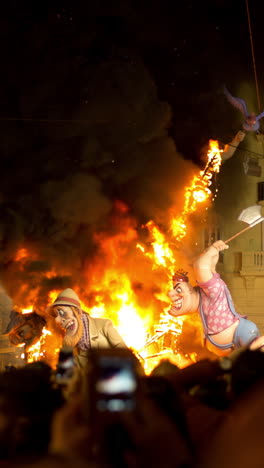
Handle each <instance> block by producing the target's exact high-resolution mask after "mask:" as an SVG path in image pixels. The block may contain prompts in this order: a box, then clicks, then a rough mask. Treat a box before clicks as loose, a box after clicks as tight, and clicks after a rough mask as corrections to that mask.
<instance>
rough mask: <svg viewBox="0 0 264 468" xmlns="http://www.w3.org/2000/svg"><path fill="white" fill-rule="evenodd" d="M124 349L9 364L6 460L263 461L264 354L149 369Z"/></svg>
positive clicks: (2, 404) (3, 405) (132, 467)
mask: <svg viewBox="0 0 264 468" xmlns="http://www.w3.org/2000/svg"><path fill="white" fill-rule="evenodd" d="M118 353H119V354H118ZM118 353H117V354H118V360H117V361H116V360H115V356H114V352H111V356H110V358H111V359H112V364H111V365H110V367H109V366H108V364H107V362H108V361H107V359H106V360H105V357H106V358H108V360H109V356H108V355H107V351H100V353H99V354H100V359H101V361H100V362H101V364H100V362H99V358H98V356H96V353H95V352H94V353H93V356H91V363H92V364H91V363H89V364H88V366H87V369H85V370H84V369H79V368H77V367H74V366H73V367H71V366H70V365H69V366H68V364H67V363H66V366H65V369H66V371H65V373H64V374H63V372H61V371H60V370H59V369H58V368H57V369H56V370H52V369H51V368H50V367H49V366H48V365H47V364H45V363H44V362H35V363H32V364H27V365H25V366H24V367H22V368H14V367H12V368H7V369H6V370H5V371H4V372H2V373H1V375H0V466H1V467H4V468H9V467H10V468H13V467H14V468H15V467H22V468H23V467H29V468H31V467H36V468H37V467H39V468H42V467H43V468H45V467H47V468H60V467H62V468H67V467H74V468H82V467H87V468H90V467H99V468H101V467H102V468H105V467H106V468H108V467H114V468H116V467H117V468H118V467H121V468H122V467H124V468H125V467H128V468H137V467H157V468H170V467H173V468H178V467H179V468H187V467H189V468H191V467H205V468H207V467H208V468H209V467H210V468H211V467H213V468H218V467H219V468H220V467H221V468H222V467H225V468H229V467H230V468H231V467H232V468H234V467H239V468H244V467H245V468H248V467H249V466H250V467H251V468H255V467H262V466H263V457H264V454H263V446H264V442H263V440H264V427H263V421H264V353H263V352H260V351H250V350H247V349H241V350H240V351H239V352H234V353H233V354H231V355H230V356H229V357H224V358H221V359H217V360H215V361H209V360H202V361H199V362H197V363H195V364H193V365H190V366H188V367H186V368H184V369H178V368H177V367H176V366H175V365H174V364H171V363H170V362H168V361H162V362H161V363H160V364H159V365H158V366H157V367H156V368H155V369H154V370H153V371H152V374H151V375H149V376H146V375H144V372H143V370H142V366H141V363H140V362H139V361H138V359H137V358H136V357H135V356H134V355H133V354H132V353H131V352H130V351H129V350H124V353H123V354H122V351H120V350H119V351H118ZM104 355H105V356H104ZM68 363H69V362H68ZM116 363H117V364H116ZM123 363H124V366H123ZM100 365H101V368H100ZM107 366H108V367H109V368H108V369H107ZM118 366H120V368H121V367H122V369H121V372H119V375H118V378H117V379H115V378H113V376H114V377H116V374H115V373H116V370H117V367H118ZM102 367H103V370H102ZM132 373H133V374H134V375H132ZM131 375H132V380H131ZM133 379H134V381H133ZM135 382H136V384H135Z"/></svg>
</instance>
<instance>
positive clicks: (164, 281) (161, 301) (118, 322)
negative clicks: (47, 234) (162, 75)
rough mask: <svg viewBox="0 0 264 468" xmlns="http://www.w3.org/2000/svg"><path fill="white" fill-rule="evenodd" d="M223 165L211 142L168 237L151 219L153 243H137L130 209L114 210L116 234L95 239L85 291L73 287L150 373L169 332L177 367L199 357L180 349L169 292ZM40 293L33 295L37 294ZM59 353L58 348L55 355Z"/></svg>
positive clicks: (38, 352)
mask: <svg viewBox="0 0 264 468" xmlns="http://www.w3.org/2000/svg"><path fill="white" fill-rule="evenodd" d="M220 165H221V150H220V149H219V147H218V143H217V142H216V141H212V140H211V141H210V146H209V151H208V155H207V163H206V166H205V168H204V170H203V171H199V173H198V174H196V175H195V176H194V177H193V179H192V181H191V182H190V185H189V186H187V187H186V188H185V191H184V206H183V208H182V211H181V214H180V216H177V217H174V216H172V217H171V220H170V229H169V230H168V232H166V233H165V232H162V230H161V228H160V227H159V226H158V225H157V224H156V223H155V222H154V221H153V220H150V221H149V222H148V223H147V224H146V225H145V226H144V227H145V229H147V231H148V233H149V236H150V242H149V244H144V243H143V242H140V241H139V239H138V231H137V229H136V223H135V221H134V220H132V219H131V217H129V210H128V209H127V207H126V205H125V204H124V203H122V202H118V203H117V207H116V208H117V211H118V212H119V216H120V218H119V219H118V222H117V223H116V225H115V226H114V227H115V229H113V232H114V233H113V234H112V235H110V236H109V235H108V236H106V235H103V234H102V233H97V234H96V235H95V242H96V244H97V246H98V255H97V257H96V259H95V260H94V262H93V263H92V264H90V265H89V266H88V267H87V268H86V270H85V271H84V275H85V277H86V278H87V288H86V287H84V285H82V286H81V285H79V284H76V285H74V289H75V291H76V292H77V294H78V295H79V296H80V299H81V302H82V308H83V310H85V311H86V312H88V313H90V314H91V315H92V316H94V317H107V318H110V319H111V320H112V321H113V323H114V325H115V326H116V328H117V329H118V331H119V332H120V334H121V335H122V337H123V338H124V340H125V342H126V343H127V345H128V346H129V347H131V348H132V349H134V350H135V351H136V352H138V353H140V355H141V356H142V357H144V359H145V369H146V371H147V372H150V370H151V368H152V367H153V364H154V363H155V364H156V363H157V361H155V360H154V361H153V360H152V361H151V359H152V358H151V356H152V355H153V356H154V355H156V356H157V359H160V358H161V357H162V356H163V353H164V348H166V346H164V341H163V342H162V340H163V339H164V337H166V334H168V333H170V334H172V335H173V339H174V343H176V345H175V346H174V348H175V349H176V351H175V349H174V351H173V352H172V354H174V355H175V353H176V354H177V353H178V365H180V366H183V365H186V363H189V362H190V361H193V360H195V359H196V358H197V356H196V354H195V353H192V352H191V353H189V355H188V356H187V355H184V354H181V353H180V352H179V351H178V350H177V340H178V338H179V337H180V335H181V333H182V326H183V322H184V318H183V317H180V318H176V319H175V318H172V317H170V316H169V315H168V314H167V309H168V307H169V300H168V298H167V295H166V292H167V290H168V280H169V279H170V277H171V274H172V273H173V271H174V266H175V261H176V258H175V257H176V256H177V254H175V242H176V241H177V242H179V241H181V240H182V239H183V238H184V237H185V236H186V234H187V230H188V216H189V215H190V214H191V213H194V212H196V211H198V210H199V209H204V207H205V202H209V201H210V200H211V190H210V186H211V183H212V177H213V174H215V173H217V172H219V170H220ZM120 219H122V222H120ZM113 222H115V221H113ZM28 255H29V252H28V251H27V250H26V249H24V248H21V249H19V251H18V252H17V255H16V258H15V260H16V261H17V262H24V261H25V260H26V259H27V256H28ZM146 262H147V263H146ZM63 273H64V272H63ZM56 274H61V272H56V271H50V272H46V274H45V277H46V278H53V276H56ZM150 277H151V278H152V279H151V281H150V280H149V278H150ZM76 283H77V282H76ZM86 289H88V290H89V293H86ZM37 292H38V291H37V290H34V293H35V294H36V293H37ZM59 292H60V291H58V290H52V291H50V293H49V297H47V298H46V299H47V304H51V303H52V302H53V301H54V300H55V299H56V297H57V295H58V293H59ZM23 297H24V296H23ZM28 301H29V303H28V304H27V308H29V310H33V307H32V306H31V307H29V305H30V304H31V303H34V301H32V297H29V298H28ZM29 310H27V311H26V310H24V313H28V311H29ZM46 341H47V334H46V331H45V332H44V333H43V337H41V339H40V343H38V344H36V345H35V349H33V348H32V349H31V350H30V352H29V357H28V360H30V359H41V358H43V353H44V354H45V342H46ZM160 343H161V344H160ZM162 343H163V344H162ZM153 345H155V346H156V348H157V350H156V351H157V352H153ZM165 351H168V349H165ZM56 352H58V349H56V350H55V351H54V354H56ZM179 359H180V362H179Z"/></svg>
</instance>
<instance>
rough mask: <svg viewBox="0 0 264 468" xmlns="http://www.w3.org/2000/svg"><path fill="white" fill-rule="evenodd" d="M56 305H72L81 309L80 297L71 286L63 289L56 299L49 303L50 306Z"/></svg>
mask: <svg viewBox="0 0 264 468" xmlns="http://www.w3.org/2000/svg"><path fill="white" fill-rule="evenodd" d="M58 305H64V306H74V307H77V308H78V309H81V303H80V299H79V297H78V296H77V294H76V292H75V291H73V289H71V288H67V289H64V291H62V292H61V293H60V294H59V295H58V297H57V299H56V300H55V301H54V302H53V304H51V306H50V307H55V306H58Z"/></svg>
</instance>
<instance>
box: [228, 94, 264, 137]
mask: <svg viewBox="0 0 264 468" xmlns="http://www.w3.org/2000/svg"><path fill="white" fill-rule="evenodd" d="M224 94H225V96H226V98H227V100H228V101H229V102H230V104H232V106H234V107H235V108H236V109H238V110H240V112H242V114H243V116H244V118H245V120H244V122H243V124H242V126H243V129H244V130H245V131H246V132H258V131H259V127H260V124H259V121H260V119H262V117H264V111H263V112H261V114H259V115H256V114H255V113H254V112H252V113H251V114H250V113H249V112H248V110H247V105H246V103H245V101H244V99H241V98H239V97H234V96H232V94H230V93H229V91H228V90H227V89H226V87H224Z"/></svg>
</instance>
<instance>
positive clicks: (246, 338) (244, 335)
mask: <svg viewBox="0 0 264 468" xmlns="http://www.w3.org/2000/svg"><path fill="white" fill-rule="evenodd" d="M258 336H260V331H259V329H258V327H257V325H256V324H255V323H254V322H251V320H248V319H245V318H243V317H240V318H239V324H238V326H237V328H236V330H235V333H234V336H233V341H232V343H227V344H222V345H221V344H218V343H216V342H215V341H214V339H213V336H212V335H207V336H206V339H207V340H208V341H210V343H212V344H213V345H214V346H216V347H217V348H219V349H229V348H235V349H236V348H241V347H242V346H248V345H250V343H252V341H254V340H255V338H257V337H258Z"/></svg>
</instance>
